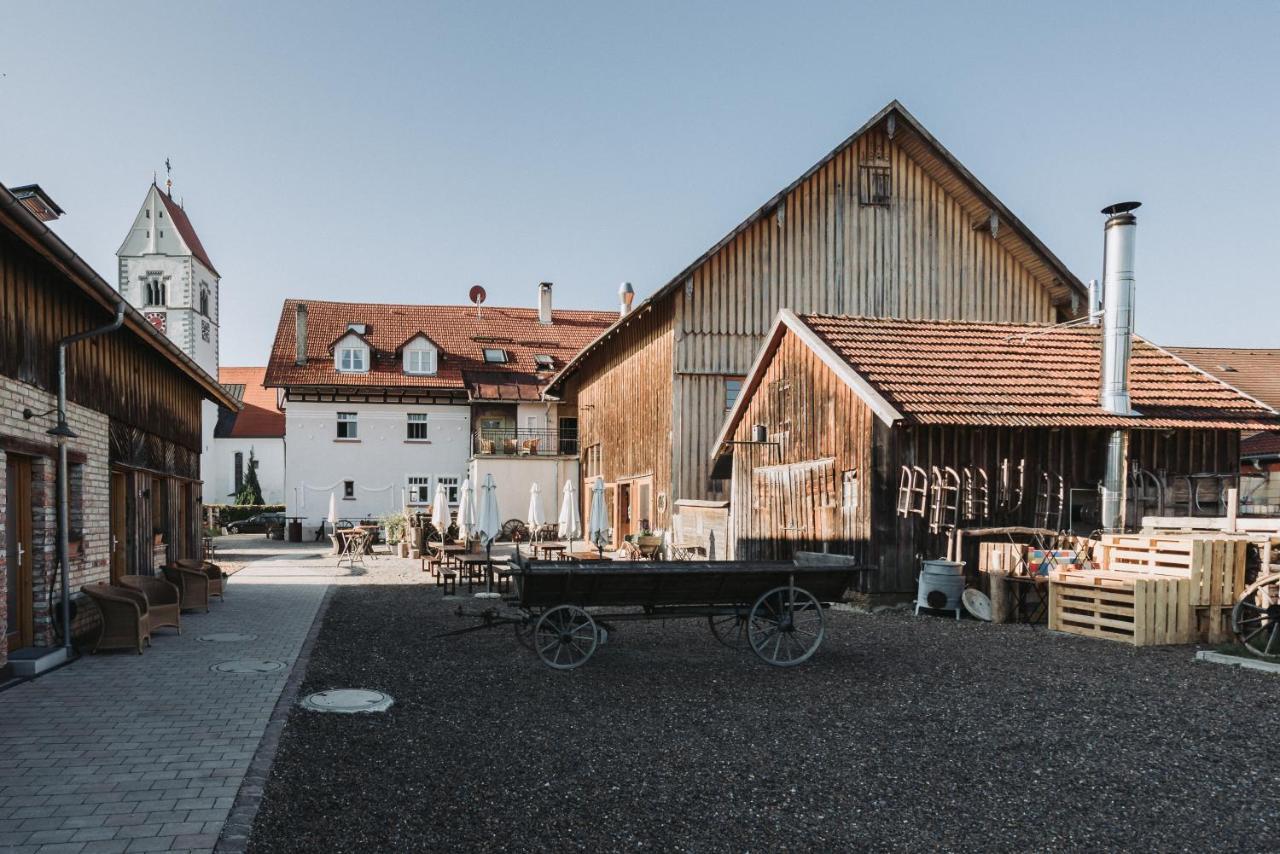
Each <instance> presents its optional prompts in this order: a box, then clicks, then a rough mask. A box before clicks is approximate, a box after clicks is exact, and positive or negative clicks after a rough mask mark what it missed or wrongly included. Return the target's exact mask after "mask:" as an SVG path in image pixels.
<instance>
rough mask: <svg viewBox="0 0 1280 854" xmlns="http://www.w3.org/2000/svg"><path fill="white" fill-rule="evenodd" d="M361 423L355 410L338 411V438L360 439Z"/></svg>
mask: <svg viewBox="0 0 1280 854" xmlns="http://www.w3.org/2000/svg"><path fill="white" fill-rule="evenodd" d="M359 426H360V425H359V423H358V422H357V420H356V414H355V413H354V412H339V413H338V438H339V439H358V438H360V432H359Z"/></svg>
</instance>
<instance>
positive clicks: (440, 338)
mask: <svg viewBox="0 0 1280 854" xmlns="http://www.w3.org/2000/svg"><path fill="white" fill-rule="evenodd" d="M299 305H306V307H307V358H306V364H304V365H298V364H296V353H297V351H296V347H297V344H296V341H297V338H296V336H297V324H296V315H297V309H298V306H299ZM615 317H617V315H616V313H614V312H610V311H564V310H556V311H553V312H552V315H551V320H552V322H551V323H550V324H542V323H539V322H538V311H537V309H532V308H503V307H490V306H485V307H483V308H482V309H481V310H480V313H479V316H477V314H476V309H475V306H460V305H396V304H388V303H348V302H327V301H322V300H297V299H288V300H285V303H284V307H283V309H282V310H281V313H280V323H279V326H278V327H277V329H276V337H275V342H274V343H273V344H272V347H271V360H270V363H269V364H268V366H267V374H266V378H265V380H264V382H265V383H266V385H267V386H270V387H290V386H303V387H324V388H337V387H366V388H405V389H421V390H424V391H425V390H440V391H445V392H450V391H453V392H456V393H458V394H460V395H465V396H467V397H469V398H471V399H479V400H538V399H539V397H540V394H541V390H542V386H543V385H544V383H545V381H546V376H547V372H546V371H545V370H544V371H539V370H538V367H537V364H536V362H535V361H534V357H535V356H536V355H538V354H540V353H545V354H547V355H549V356H551V357H552V358H553V359H554V360H555V361H556V363H558V364H564V363H565V362H567V361H568V360H569V359H571V358H572V357H573V356H574V355H575V354H576V353H577V352H578V350H579V349H581V348H582V347H583V346H584V345H585V344H587V343H588V342H590V341H591V340H593V339H594V338H595V337H596V336H597V335H599V334H600V332H601V331H603V330H604V329H605V328H606V327H608V325H609V324H610V323H611V322H612V321H613V319H614V318H615ZM348 323H364V324H367V331H366V333H365V334H364V335H363V336H362V338H363V339H364V340H365V341H367V342H368V343H369V346H370V351H371V358H370V366H369V370H368V371H367V372H365V373H359V374H354V373H340V372H339V371H337V370H335V369H334V366H333V357H332V356H331V355H330V354H329V352H328V349H327V348H328V347H329V344H328V342H330V341H336V340H338V339H340V338H341V337H343V336H345V335H346V334H347V324H348ZM419 333H421V334H422V335H424V336H426V337H427V338H428V339H429V340H430V341H431V342H432V343H433V344H435V346H436V349H437V351H438V355H437V365H436V373H435V374H430V375H427V374H406V373H405V372H404V369H403V365H402V363H401V359H400V355H399V354H400V352H401V348H402V347H403V346H404V345H405V344H406V343H408V342H409V341H410V340H412V339H413V338H416V337H417V336H418V334H419ZM486 347H501V348H502V349H504V350H506V351H507V353H508V356H509V357H510V360H509V361H507V362H505V363H490V362H485V361H484V348H486Z"/></svg>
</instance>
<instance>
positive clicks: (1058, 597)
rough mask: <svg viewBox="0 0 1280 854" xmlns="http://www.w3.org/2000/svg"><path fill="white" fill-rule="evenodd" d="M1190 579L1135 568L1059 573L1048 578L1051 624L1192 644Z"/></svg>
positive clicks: (1151, 642)
mask: <svg viewBox="0 0 1280 854" xmlns="http://www.w3.org/2000/svg"><path fill="white" fill-rule="evenodd" d="M1191 596H1192V590H1191V582H1190V580H1188V579H1185V578H1177V577H1170V576H1159V575H1141V574H1138V573H1133V572H1111V571H1107V570H1084V571H1080V572H1055V573H1053V575H1051V576H1050V581H1049V628H1050V629H1053V630H1055V631H1060V632H1067V633H1069V634H1074V635H1082V636H1084V637H1093V638H1105V639H1107V640H1115V641H1121V642H1123V643H1131V644H1133V645H1134V646H1155V645H1160V644H1183V643H1192V642H1194V640H1195V636H1196V625H1195V622H1194V612H1193V610H1192V605H1191Z"/></svg>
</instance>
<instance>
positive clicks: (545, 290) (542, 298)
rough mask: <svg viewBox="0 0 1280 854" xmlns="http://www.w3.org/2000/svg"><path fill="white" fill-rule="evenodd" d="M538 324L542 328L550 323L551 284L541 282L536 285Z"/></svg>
mask: <svg viewBox="0 0 1280 854" xmlns="http://www.w3.org/2000/svg"><path fill="white" fill-rule="evenodd" d="M538 322H539V323H541V324H543V325H544V326H546V325H549V324H550V323H551V283H550V282H541V283H539V285H538Z"/></svg>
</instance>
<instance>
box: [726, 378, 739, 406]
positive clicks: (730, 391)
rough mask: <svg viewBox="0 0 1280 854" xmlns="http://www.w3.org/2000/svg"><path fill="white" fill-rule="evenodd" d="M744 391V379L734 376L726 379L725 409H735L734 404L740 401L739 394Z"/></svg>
mask: <svg viewBox="0 0 1280 854" xmlns="http://www.w3.org/2000/svg"><path fill="white" fill-rule="evenodd" d="M741 393H742V380H740V379H737V378H734V379H729V380H725V381H724V411H725V412H728V411H729V410H730V409H733V405H734V404H735V403H737V402H738V395H739V394H741Z"/></svg>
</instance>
